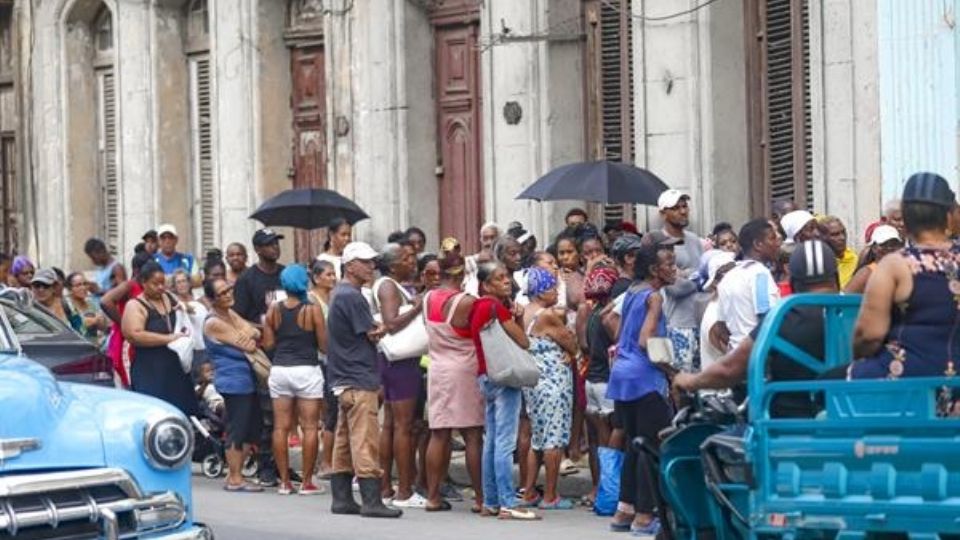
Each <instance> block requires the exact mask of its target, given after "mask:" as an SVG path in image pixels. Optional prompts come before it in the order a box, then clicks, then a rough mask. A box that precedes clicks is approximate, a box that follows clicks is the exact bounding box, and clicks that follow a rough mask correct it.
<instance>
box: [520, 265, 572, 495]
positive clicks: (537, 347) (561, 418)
mask: <svg viewBox="0 0 960 540" xmlns="http://www.w3.org/2000/svg"><path fill="white" fill-rule="evenodd" d="M526 278H527V286H526V290H525V291H524V292H526V294H527V297H529V298H530V304H529V305H528V306H527V307H525V308H524V311H523V322H524V326H525V328H526V332H527V335H528V336H529V338H530V349H529V350H530V353H531V354H532V355H533V357H534V358H535V359H536V361H537V367H539V368H540V379H539V381H538V382H537V386H535V387H534V388H525V389H524V390H523V394H524V398H525V399H526V401H527V413H528V414H529V416H530V424H531V431H532V436H531V444H530V452H529V453H528V455H526V456H522V458H523V459H526V460H527V476H526V478H524V479H523V481H524V488H525V489H524V494H525V495H524V502H525V503H526V504H527V505H538V506H539V507H540V508H541V509H543V510H566V509H570V508H573V503H572V502H571V501H570V500H568V499H562V498H560V496H559V495H558V493H557V482H558V480H559V478H560V462H561V461H562V460H563V452H564V449H565V448H566V447H567V445H568V444H569V443H570V426H571V417H572V413H573V373H572V371H571V366H570V363H571V359H573V358H575V357H576V356H577V354H578V352H579V346H578V345H577V338H576V336H575V335H574V333H573V332H572V331H570V329H569V328H567V326H566V324H565V322H564V320H563V318H562V317H561V316H560V315H559V314H557V312H556V311H554V310H553V309H552V308H553V307H554V306H556V304H557V300H558V297H559V295H558V293H557V284H558V283H557V278H556V277H554V275H553V274H552V273H551V272H549V271H548V270H545V269H543V268H540V267H537V266H532V267H530V268H528V269H527V273H526ZM541 461H542V462H543V464H544V465H545V466H546V470H547V484H546V489H545V490H544V493H543V497H542V498H541V497H540V496H539V495H538V494H537V490H536V481H537V476H539V474H540V463H541Z"/></svg>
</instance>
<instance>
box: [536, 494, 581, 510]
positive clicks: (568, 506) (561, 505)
mask: <svg viewBox="0 0 960 540" xmlns="http://www.w3.org/2000/svg"><path fill="white" fill-rule="evenodd" d="M537 507H538V508H540V509H541V510H573V501H571V500H570V499H564V498H563V497H557V498H556V500H554V501H553V502H549V503H548V502H547V501H546V500H542V501H540V504H539V505H537Z"/></svg>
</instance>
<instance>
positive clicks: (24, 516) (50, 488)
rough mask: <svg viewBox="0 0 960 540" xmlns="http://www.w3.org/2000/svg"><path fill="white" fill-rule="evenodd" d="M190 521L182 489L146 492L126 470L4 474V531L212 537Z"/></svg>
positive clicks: (0, 511) (0, 482)
mask: <svg viewBox="0 0 960 540" xmlns="http://www.w3.org/2000/svg"><path fill="white" fill-rule="evenodd" d="M36 501H39V503H40V504H37V502H36ZM187 523H188V522H187V512H186V507H185V505H184V502H183V500H182V499H181V498H180V496H179V495H178V494H177V493H175V492H172V491H164V492H159V493H149V494H148V493H144V492H143V491H142V490H141V489H140V487H139V486H138V485H137V482H136V481H135V480H134V478H133V477H132V476H130V475H129V474H128V473H127V472H126V471H123V470H121V469H89V470H80V471H64V472H55V473H39V474H25V475H12V476H6V477H0V535H2V533H6V535H8V536H10V537H16V536H17V534H18V532H20V533H24V535H25V536H31V535H37V534H39V535H41V536H43V537H44V538H61V537H63V538H73V537H77V536H85V535H90V534H93V535H95V536H98V537H100V538H105V539H107V540H115V539H124V538H140V537H143V538H184V539H190V538H196V539H210V538H213V535H212V533H211V532H210V530H209V528H207V527H206V526H203V525H200V524H190V525H185V524H187ZM71 529H72V530H71Z"/></svg>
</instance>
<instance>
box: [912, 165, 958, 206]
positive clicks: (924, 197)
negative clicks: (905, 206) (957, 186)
mask: <svg viewBox="0 0 960 540" xmlns="http://www.w3.org/2000/svg"><path fill="white" fill-rule="evenodd" d="M901 200H902V201H903V202H905V203H912V202H919V203H928V204H935V205H938V206H943V207H945V208H953V206H954V205H955V204H957V196H956V194H955V193H954V192H953V190H952V189H950V184H949V183H948V182H947V181H946V179H944V177H942V176H940V175H939V174H934V173H931V172H919V173H915V174H914V175H913V176H911V177H910V178H908V179H907V184H906V185H905V186H903V197H901Z"/></svg>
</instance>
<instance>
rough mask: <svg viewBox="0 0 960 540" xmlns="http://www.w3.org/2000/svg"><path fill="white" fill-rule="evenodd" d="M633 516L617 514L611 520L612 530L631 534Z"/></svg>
mask: <svg viewBox="0 0 960 540" xmlns="http://www.w3.org/2000/svg"><path fill="white" fill-rule="evenodd" d="M633 518H634V515H633V514H627V513H625V512H624V513H621V512H619V511H618V512H617V513H616V514H614V516H613V519H612V520H610V530H611V531H613V532H630V526H631V525H633Z"/></svg>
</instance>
